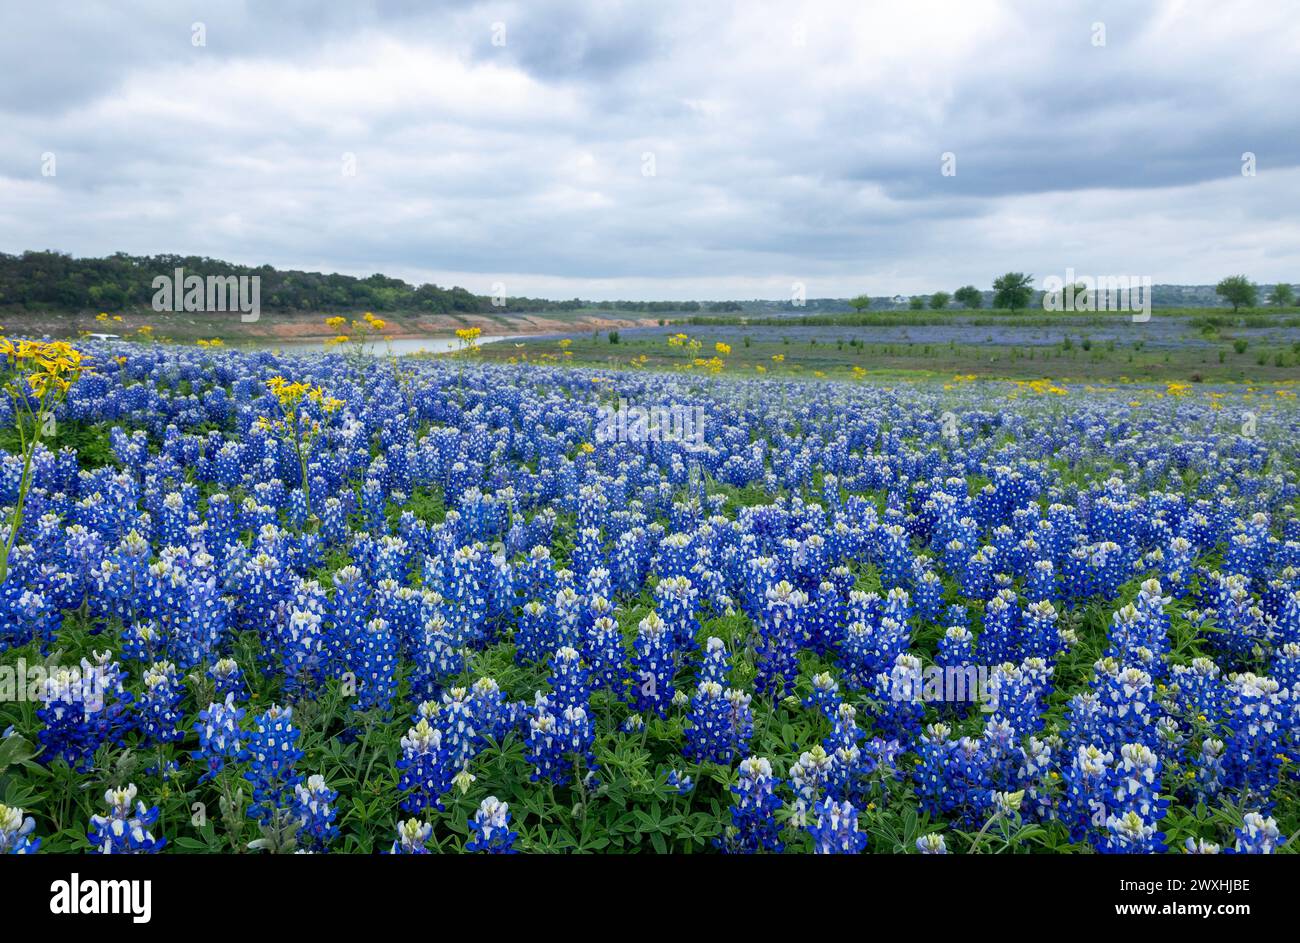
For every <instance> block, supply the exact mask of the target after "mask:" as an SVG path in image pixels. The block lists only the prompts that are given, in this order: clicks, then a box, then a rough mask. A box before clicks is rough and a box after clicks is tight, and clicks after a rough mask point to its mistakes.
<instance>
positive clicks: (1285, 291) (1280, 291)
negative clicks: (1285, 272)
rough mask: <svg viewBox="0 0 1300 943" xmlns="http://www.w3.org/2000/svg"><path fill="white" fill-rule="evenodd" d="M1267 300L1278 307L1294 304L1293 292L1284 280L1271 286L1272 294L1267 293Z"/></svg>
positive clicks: (1287, 306)
mask: <svg viewBox="0 0 1300 943" xmlns="http://www.w3.org/2000/svg"><path fill="white" fill-rule="evenodd" d="M1268 300H1269V303H1270V304H1274V305H1276V306H1277V307H1279V308H1289V307H1291V305H1293V304H1295V292H1293V291H1292V290H1291V286H1290V285H1288V284H1286V283H1285V282H1278V283H1277V284H1276V285H1274V286H1273V294H1271V295H1269V298H1268Z"/></svg>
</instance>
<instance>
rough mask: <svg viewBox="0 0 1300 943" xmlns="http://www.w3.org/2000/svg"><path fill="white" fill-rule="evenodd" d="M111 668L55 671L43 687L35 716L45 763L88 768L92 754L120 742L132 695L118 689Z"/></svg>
mask: <svg viewBox="0 0 1300 943" xmlns="http://www.w3.org/2000/svg"><path fill="white" fill-rule="evenodd" d="M114 668H115V666H111V665H107V664H104V663H97V664H95V665H91V664H90V663H89V662H88V661H86V660H85V659H83V660H82V663H81V667H79V668H57V669H55V670H54V671H53V672H52V673H51V674H50V675H49V676H48V677H47V678H46V679H45V682H44V686H43V688H42V691H41V706H40V707H38V708H37V709H36V716H37V718H38V719H39V720H40V721H41V723H42V725H43V726H42V728H41V730H40V734H39V736H40V741H41V744H42V746H44V748H45V751H44V753H43V754H42V755H41V758H42V761H43V762H46V763H48V762H51V761H52V760H53V759H55V758H56V757H61V758H62V759H63V760H64V761H65V762H67V764H68V765H69V766H71V767H72V768H73V769H76V770H79V771H82V772H84V771H85V770H87V769H89V768H90V764H91V760H92V759H93V758H94V755H95V751H96V750H97V749H98V748H99V747H100V746H101V745H102V744H104V743H106V742H107V743H111V744H118V745H120V744H121V743H122V742H123V737H124V736H125V734H126V732H127V730H129V728H130V715H129V714H128V711H127V709H128V707H129V705H130V703H131V695H130V694H129V693H127V692H126V691H125V689H123V687H122V683H121V676H120V674H119V673H118V672H116V671H115V670H114Z"/></svg>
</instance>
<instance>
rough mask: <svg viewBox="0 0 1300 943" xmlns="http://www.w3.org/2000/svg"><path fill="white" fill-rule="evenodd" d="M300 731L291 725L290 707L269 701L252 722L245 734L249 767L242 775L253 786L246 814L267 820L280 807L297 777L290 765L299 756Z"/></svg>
mask: <svg viewBox="0 0 1300 943" xmlns="http://www.w3.org/2000/svg"><path fill="white" fill-rule="evenodd" d="M301 736H302V731H301V730H299V729H298V728H297V727H295V726H294V725H293V708H292V707H280V706H279V705H276V704H272V705H271V706H270V707H269V708H268V709H267V710H266V711H265V712H264V713H262V714H259V715H257V717H256V718H255V719H254V721H253V731H252V732H251V733H250V734H249V735H248V740H247V754H248V757H249V769H248V772H246V773H245V774H244V778H245V779H247V780H248V781H249V782H250V783H251V784H252V786H253V802H252V804H250V805H249V807H248V814H249V816H250V817H252V818H255V819H257V820H258V821H260V822H263V823H265V822H269V821H270V820H271V818H272V817H273V815H274V813H275V812H276V810H277V809H281V808H284V806H285V803H286V802H287V800H288V797H289V795H290V793H291V791H292V789H293V787H294V786H296V785H298V782H299V781H300V780H301V778H302V777H301V776H299V775H297V773H295V772H294V766H295V765H296V764H297V762H298V760H300V759H301V758H302V755H303V751H302V750H300V749H299V748H298V739H299V737H301Z"/></svg>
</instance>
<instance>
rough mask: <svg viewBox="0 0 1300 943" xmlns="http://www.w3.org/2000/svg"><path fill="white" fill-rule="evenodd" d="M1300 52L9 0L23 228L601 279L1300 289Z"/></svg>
mask: <svg viewBox="0 0 1300 943" xmlns="http://www.w3.org/2000/svg"><path fill="white" fill-rule="evenodd" d="M194 20H204V21H205V22H206V23H207V26H208V37H209V41H208V46H207V47H205V48H201V49H196V48H194V47H192V46H191V45H190V43H189V24H190V23H191V22H193V21H194ZM498 21H500V22H504V23H505V24H506V27H507V30H506V36H507V40H506V45H505V46H504V47H500V46H494V45H492V43H491V24H492V23H494V22H498ZM1096 21H1102V22H1104V23H1105V24H1106V37H1107V45H1106V46H1105V47H1103V48H1097V47H1094V46H1093V45H1092V43H1091V35H1092V34H1091V29H1092V24H1093V23H1094V22H1096ZM1297 46H1300V25H1297V23H1296V21H1295V20H1294V18H1293V17H1290V16H1289V15H1288V14H1287V12H1286V11H1285V10H1279V9H1277V8H1275V7H1273V6H1271V5H1268V4H1265V3H1235V4H1211V3H1166V4H1157V5H1152V6H1151V7H1149V8H1145V7H1144V8H1137V9H1135V8H1133V7H1132V5H1129V4H1120V3H1110V2H1104V0H1093V2H1089V3H1083V2H1068V3H1064V4H1057V5H1053V6H1052V7H1050V8H1049V7H1044V6H1042V5H1039V4H1030V3H1009V2H994V0H983V2H975V0H972V2H963V3H939V2H934V3H910V4H888V5H871V6H868V5H862V4H858V3H853V2H841V3H808V4H805V5H803V6H799V5H793V6H792V5H790V4H782V3H775V2H773V3H759V4H744V5H738V6H734V7H733V6H732V5H730V4H714V3H698V2H686V0H680V2H669V3H665V4H662V5H655V6H647V5H644V4H631V3H628V4H613V5H611V4H608V3H600V2H597V0H591V2H589V3H586V4H579V3H563V4H561V3H547V2H539V0H531V2H528V3H523V2H519V3H484V4H471V5H468V6H467V5H463V4H451V3H448V4H435V5H433V6H427V5H425V4H406V3H394V2H382V0H376V2H373V3H370V4H368V5H357V6H352V7H348V8H344V9H340V8H338V7H331V6H329V5H317V4H312V3H306V2H299V3H285V4H277V5H275V6H274V7H272V8H268V9H265V10H263V9H253V8H250V7H246V6H244V5H242V4H220V3H218V4H215V5H211V4H195V5H193V8H191V9H186V8H184V7H183V6H182V7H181V8H179V9H178V8H176V7H175V5H173V4H164V3H162V2H157V3H152V2H137V3H134V4H130V5H128V6H126V7H124V8H122V9H121V10H120V12H117V13H116V14H115V15H110V14H109V13H107V12H105V11H104V10H103V9H101V8H98V7H95V6H94V5H91V6H90V7H89V8H88V10H78V11H76V12H73V11H71V10H56V9H47V8H40V9H39V10H37V9H28V10H25V11H23V12H21V13H18V12H16V11H13V10H12V9H10V11H8V12H5V13H2V14H0V55H3V56H4V57H5V59H6V61H7V63H8V66H7V73H8V74H7V77H6V84H7V85H8V87H7V88H2V89H0V122H3V124H4V126H5V128H6V134H5V135H4V136H3V137H0V232H2V233H3V234H2V235H0V250H4V251H10V252H12V251H21V250H22V249H28V248H58V249H62V250H65V251H71V252H74V253H77V254H81V255H102V254H106V253H109V252H113V251H118V250H124V251H131V252H171V251H175V252H187V253H188V252H193V253H201V254H205V255H211V256H216V257H220V258H228V259H231V260H233V261H238V262H242V263H260V262H270V263H272V264H275V265H281V266H292V267H322V268H326V269H329V270H339V271H345V272H350V273H354V274H369V273H371V272H374V271H384V272H388V273H391V274H395V275H400V276H403V277H406V278H408V279H435V280H437V281H438V282H439V283H441V284H446V283H449V282H453V283H457V284H463V285H465V287H468V288H470V289H472V290H475V291H487V290H489V286H490V285H491V283H492V282H494V281H498V280H504V281H506V282H507V283H508V284H509V286H510V288H509V290H510V292H511V293H512V294H513V293H517V294H536V295H549V296H558V297H571V296H574V295H581V296H583V297H596V298H614V297H650V298H652V297H676V298H685V297H697V298H702V299H703V298H731V297H755V296H761V295H768V296H772V297H785V296H787V295H788V294H789V283H790V282H791V281H794V280H801V281H805V282H807V283H808V291H809V294H810V296H814V297H816V296H825V295H847V294H851V293H852V294H856V293H857V292H859V291H863V290H866V291H870V292H872V293H886V292H888V293H893V292H904V293H906V292H913V291H929V290H934V289H937V288H952V287H953V286H955V285H957V284H961V283H965V282H973V283H975V284H977V285H987V284H988V283H989V282H990V281H991V278H992V276H993V275H994V274H996V273H997V272H1000V271H1004V270H1006V269H1010V268H1014V269H1021V270H1025V271H1032V272H1037V273H1043V274H1047V273H1053V272H1059V271H1063V270H1064V268H1065V267H1066V266H1068V265H1073V266H1074V267H1075V268H1076V269H1077V270H1079V271H1084V270H1088V271H1096V272H1108V271H1114V270H1118V269H1123V270H1125V271H1138V272H1141V273H1144V274H1151V275H1152V276H1153V277H1154V278H1155V279H1156V281H1157V282H1204V281H1207V280H1210V279H1211V278H1212V277H1214V276H1217V275H1219V274H1226V273H1227V272H1229V271H1238V270H1240V271H1246V272H1248V273H1249V274H1250V275H1252V276H1253V277H1255V278H1256V279H1258V280H1260V281H1269V280H1272V279H1276V278H1289V279H1292V280H1295V279H1296V278H1298V277H1300V228H1298V227H1297V225H1296V224H1295V223H1294V222H1293V221H1292V220H1291V219H1289V218H1288V217H1287V215H1286V213H1285V208H1286V207H1288V206H1291V205H1293V202H1294V200H1293V196H1294V193H1295V192H1297V191H1296V184H1297V183H1298V182H1300V172H1298V171H1297V169H1296V168H1298V167H1300V140H1297V138H1296V137H1295V135H1294V133H1293V131H1292V128H1291V125H1292V123H1293V121H1292V114H1293V110H1294V109H1293V105H1292V103H1291V102H1290V100H1289V98H1290V89H1293V88H1294V87H1296V85H1297V79H1300V61H1298V60H1297V59H1296V57H1295V56H1294V52H1293V50H1294V49H1295V48H1297ZM9 75H12V81H10V79H9ZM46 151H53V152H55V153H56V155H57V157H58V162H59V163H58V176H57V177H55V178H42V177H41V176H40V159H41V154H42V153H44V152H46ZM945 151H952V152H955V153H956V155H957V166H958V173H957V176H956V177H944V176H942V175H941V174H940V172H939V170H940V164H939V162H940V155H941V154H942V153H943V152H945ZM1243 151H1253V152H1254V153H1256V154H1257V156H1258V162H1259V174H1258V176H1256V177H1254V178H1243V177H1242V176H1241V174H1240V158H1241V154H1242V152H1243ZM646 152H650V153H652V154H653V155H654V171H655V172H654V175H653V176H646V175H645V174H644V173H643V168H644V166H645V162H644V160H643V155H644V154H645V153H646ZM345 153H350V154H354V155H355V158H356V167H357V173H356V176H354V177H349V176H346V175H344V173H343V172H342V166H343V164H342V162H343V155H344V154H345Z"/></svg>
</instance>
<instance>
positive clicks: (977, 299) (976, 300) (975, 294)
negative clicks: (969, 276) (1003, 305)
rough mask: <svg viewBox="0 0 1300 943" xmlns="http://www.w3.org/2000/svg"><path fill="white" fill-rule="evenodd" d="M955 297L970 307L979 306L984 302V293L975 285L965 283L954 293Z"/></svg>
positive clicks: (960, 302) (959, 302)
mask: <svg viewBox="0 0 1300 943" xmlns="http://www.w3.org/2000/svg"><path fill="white" fill-rule="evenodd" d="M952 296H953V298H954V299H955V300H956V301H957V303H958V304H963V305H965V306H966V307H968V308H978V307H979V306H980V305H982V304H984V295H983V293H982V292H980V290H979V289H978V288H976V287H975V286H974V285H963V286H962V287H961V288H958V289H957V290H956V291H954V292H953V293H952Z"/></svg>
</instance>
